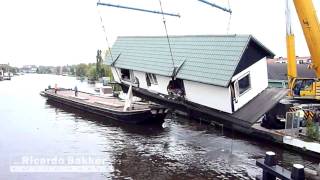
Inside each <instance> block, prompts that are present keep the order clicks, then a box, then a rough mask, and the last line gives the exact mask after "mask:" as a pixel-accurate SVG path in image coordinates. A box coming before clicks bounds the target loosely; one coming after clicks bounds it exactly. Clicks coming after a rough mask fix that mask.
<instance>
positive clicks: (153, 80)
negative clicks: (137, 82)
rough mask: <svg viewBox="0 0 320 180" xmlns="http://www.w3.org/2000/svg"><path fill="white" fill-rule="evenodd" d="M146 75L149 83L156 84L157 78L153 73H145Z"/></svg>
mask: <svg viewBox="0 0 320 180" xmlns="http://www.w3.org/2000/svg"><path fill="white" fill-rule="evenodd" d="M146 76H147V77H148V78H149V80H150V84H151V85H158V80H157V77H156V75H155V74H153V73H146Z"/></svg>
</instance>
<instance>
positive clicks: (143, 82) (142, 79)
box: [133, 71, 148, 89]
mask: <svg viewBox="0 0 320 180" xmlns="http://www.w3.org/2000/svg"><path fill="white" fill-rule="evenodd" d="M133 75H134V76H135V77H137V78H138V79H139V87H140V88H143V89H148V86H147V81H146V73H144V72H140V71H133Z"/></svg>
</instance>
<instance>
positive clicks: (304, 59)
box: [267, 56, 311, 64]
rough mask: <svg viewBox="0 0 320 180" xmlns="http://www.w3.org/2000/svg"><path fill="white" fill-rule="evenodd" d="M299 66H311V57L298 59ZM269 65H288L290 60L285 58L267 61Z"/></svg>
mask: <svg viewBox="0 0 320 180" xmlns="http://www.w3.org/2000/svg"><path fill="white" fill-rule="evenodd" d="M296 61H297V64H310V63H311V57H310V56H303V57H299V56H297V57H296ZM267 62H268V64H269V63H287V62H288V59H287V58H284V57H277V58H273V59H267Z"/></svg>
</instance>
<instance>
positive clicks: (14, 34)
mask: <svg viewBox="0 0 320 180" xmlns="http://www.w3.org/2000/svg"><path fill="white" fill-rule="evenodd" d="M161 1H162V5H163V9H164V11H166V12H172V13H179V14H180V15H181V18H176V17H169V16H166V21H167V27H168V33H169V35H189V34H192V35H198V34H227V27H228V22H229V14H227V13H225V12H223V11H221V10H218V9H215V8H212V7H210V6H208V5H205V4H203V3H201V2H198V1H197V0H161ZM208 1H211V2H214V3H216V4H220V5H222V6H225V7H228V0H208ZM313 1H314V4H315V6H316V9H317V10H318V9H319V8H320V1H319V0H313ZM96 2H97V1H96V0H50V1H49V0H14V1H0V23H1V25H0V63H10V64H12V65H15V66H22V65H24V64H36V65H65V64H78V63H82V62H84V63H88V62H95V55H96V50H97V49H99V48H100V49H101V48H107V44H106V41H105V34H104V32H103V31H102V28H101V23H100V18H99V14H101V16H102V19H103V24H104V25H105V27H106V30H107V37H108V39H109V41H110V46H112V44H113V42H114V41H115V39H116V38H117V36H128V35H129V36H131V35H165V31H164V27H163V23H162V16H160V15H156V14H149V13H143V12H136V11H130V10H125V9H117V8H111V7H103V6H99V7H97V6H96ZM101 2H106V3H113V4H121V5H126V6H133V7H139V8H145V9H150V10H157V11H159V9H160V7H159V1H158V0H101ZM291 3H292V2H291ZM230 4H231V9H232V11H233V13H232V17H231V23H230V31H229V34H252V35H254V36H255V37H256V38H257V39H258V40H259V41H261V42H262V43H263V44H265V45H266V46H267V47H268V48H269V49H271V50H272V51H273V52H274V53H275V54H276V55H277V56H286V49H285V47H286V45H285V7H284V5H285V1H284V0H230ZM291 6H292V11H293V15H294V16H293V30H294V32H295V35H296V51H297V55H299V56H307V55H309V51H308V49H307V46H306V43H305V40H304V37H303V33H302V30H301V27H300V24H299V22H298V19H297V16H296V12H295V9H294V7H293V4H291ZM99 11H100V13H99ZM318 14H319V13H318Z"/></svg>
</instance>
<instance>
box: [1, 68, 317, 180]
mask: <svg viewBox="0 0 320 180" xmlns="http://www.w3.org/2000/svg"><path fill="white" fill-rule="evenodd" d="M55 83H57V84H58V86H59V87H65V88H73V87H74V86H75V85H77V86H78V89H79V90H82V91H90V92H93V87H92V85H88V84H87V83H86V82H80V81H78V80H76V79H75V78H73V77H66V76H55V75H37V74H26V75H22V76H16V77H13V78H12V80H11V81H0V97H1V99H0V179H5V180H6V179H8V180H9V179H32V180H35V179H39V180H40V179H41V180H42V179H49V180H50V179H86V180H87V179H95V180H99V179H254V177H255V176H256V175H258V174H261V170H260V169H259V168H257V167H256V166H255V160H256V159H258V158H262V157H263V156H264V154H265V152H266V151H270V150H272V151H275V152H276V153H277V156H278V159H279V163H280V164H282V165H284V166H285V167H291V166H292V164H293V163H302V164H304V165H305V166H306V167H309V168H312V169H315V168H316V166H317V163H318V161H317V160H315V159H312V158H309V157H306V156H303V155H300V154H299V153H295V152H290V151H287V150H283V149H281V148H279V147H277V145H274V144H270V143H268V142H264V141H261V140H257V139H254V138H248V137H246V136H244V135H241V134H238V133H235V132H232V131H222V130H221V129H219V128H215V127H213V126H211V125H208V124H201V123H199V122H196V121H192V120H186V119H182V118H177V117H175V116H174V115H172V116H168V117H167V119H166V120H165V122H164V123H163V124H162V125H128V124H123V123H118V122H114V121H112V120H109V119H106V118H102V117H99V116H94V115H90V114H88V113H84V112H81V111H79V110H75V109H72V108H68V107H64V106H61V105H58V104H52V103H50V102H47V101H46V98H44V97H41V96H40V95H39V92H40V91H41V90H43V89H44V88H46V87H48V85H51V86H54V84H55ZM70 157H72V158H74V159H77V158H78V159H79V158H86V160H88V159H89V158H92V159H102V161H103V163H102V165H103V167H104V169H103V171H101V172H89V171H86V169H85V168H83V169H77V171H74V172H72V171H69V172H61V170H60V171H59V170H57V169H56V171H54V169H53V170H52V169H51V171H52V172H35V169H32V165H39V164H37V163H39V162H37V161H36V160H39V161H41V158H42V159H53V158H57V159H62V161H63V160H65V159H67V158H70ZM65 161H67V160H65ZM51 162H52V161H51ZM86 162H87V161H85V162H82V164H81V165H84V164H85V163H86ZM28 163H29V164H28ZM19 165H23V166H24V167H25V168H27V169H24V170H25V171H27V170H29V171H32V172H22V170H23V169H22V170H21V169H20V171H19V170H17V169H15V168H16V167H17V166H19ZM40 165H44V166H45V165H57V164H54V163H53V164H50V163H49V162H48V161H44V164H40ZM59 165H61V166H66V164H65V163H64V162H62V163H61V164H59ZM67 165H70V164H67ZM72 165H73V164H72ZM98 165H101V164H99V163H98ZM70 166H71V165H70ZM19 167H21V166H19ZM30 167H31V168H30ZM77 167H78V168H79V166H77ZM80 167H81V166H80ZM28 168H29V169H28Z"/></svg>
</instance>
